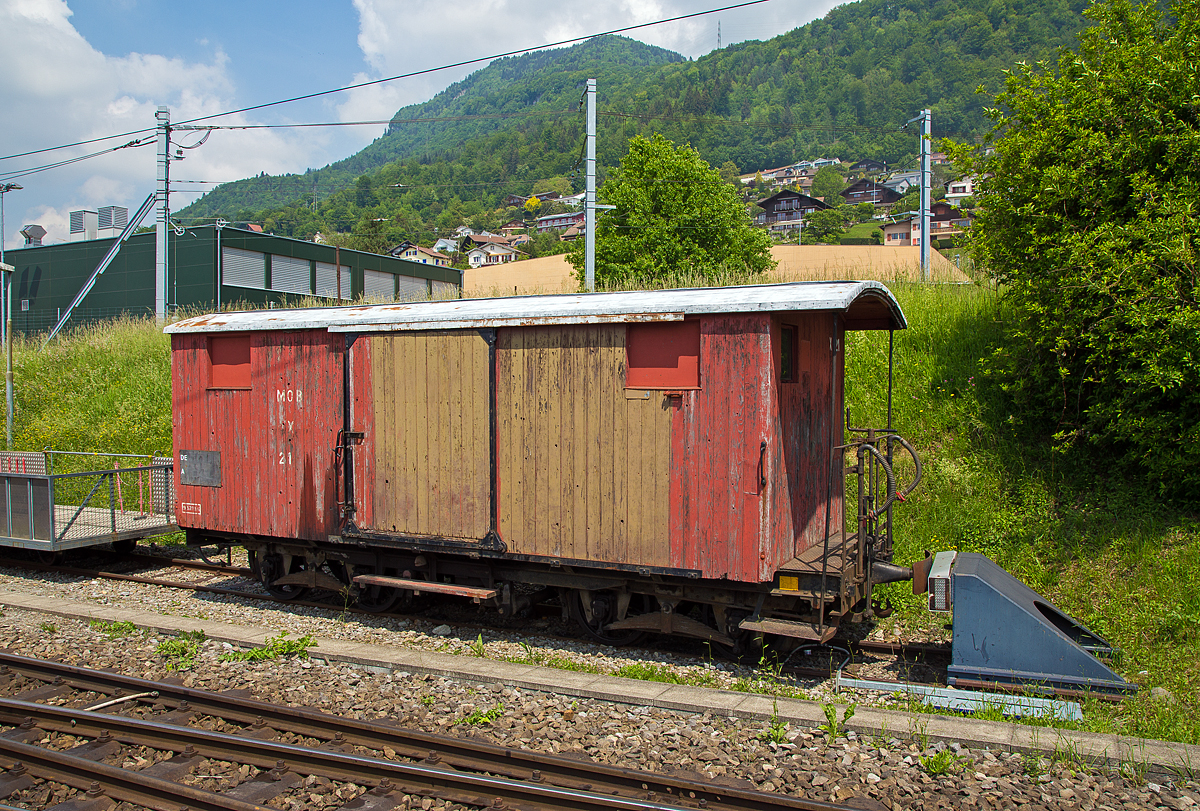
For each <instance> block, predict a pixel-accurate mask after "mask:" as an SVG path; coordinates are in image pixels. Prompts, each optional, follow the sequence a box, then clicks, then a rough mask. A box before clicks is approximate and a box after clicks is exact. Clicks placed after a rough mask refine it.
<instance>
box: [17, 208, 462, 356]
mask: <svg viewBox="0 0 1200 811" xmlns="http://www.w3.org/2000/svg"><path fill="white" fill-rule="evenodd" d="M168 234H169V236H168V241H167V251H168V273H167V304H168V309H170V310H172V311H174V310H178V309H185V310H187V309H203V310H211V309H214V308H216V307H217V305H218V304H220V305H222V306H230V305H237V304H239V303H242V304H245V305H246V306H247V307H256V306H257V307H261V306H263V305H264V304H268V305H269V304H270V303H277V302H281V301H283V300H284V299H285V298H286V299H290V300H295V299H298V298H303V297H306V296H316V297H319V298H322V299H327V300H328V301H329V302H330V303H337V302H338V301H339V300H340V301H346V302H348V301H350V300H356V299H359V298H364V297H365V298H366V299H368V300H370V301H397V300H399V301H403V300H411V299H417V298H425V297H428V296H430V295H432V296H435V297H437V298H452V297H454V296H457V295H458V294H459V291H460V290H461V285H462V277H461V272H460V271H458V270H456V269H454V268H446V267H437V266H434V265H425V264H421V263H419V262H410V261H408V260H406V259H397V258H395V257H392V256H381V255H379V254H374V253H364V252H362V251H352V250H346V249H340V250H339V249H337V248H334V247H333V246H330V245H320V244H316V243H313V242H305V241H303V240H299V239H291V238H288V237H277V236H273V235H271V234H262V233H258V232H255V231H248V230H243V229H240V228H233V227H225V228H222V229H220V231H219V232H218V229H217V228H216V227H215V226H211V225H205V226H197V227H195V228H188V229H186V230H185V231H184V232H183V234H177V233H176V232H175V231H174V230H169V231H168ZM154 238H155V235H154V234H153V233H144V234H137V235H135V236H132V237H130V238H129V239H128V240H127V241H126V243H125V244H124V245H122V246H121V250H120V252H119V253H118V254H117V256H116V258H115V259H114V260H113V262H112V264H111V265H109V267H108V269H107V270H106V271H105V272H104V274H103V275H102V276H101V277H100V278H99V279H98V280H97V282H96V285H95V286H94V287H93V288H92V290H91V292H89V293H88V295H87V297H86V298H84V300H83V301H82V302H81V303H80V305H79V306H78V307H77V308H76V309H75V312H74V313H72V316H71V320H70V322H69V323H68V324H67V326H68V327H70V326H72V325H75V324H80V323H86V322H88V321H96V320H99V319H104V318H112V317H115V316H119V315H121V314H123V313H128V314H131V315H139V316H140V315H150V316H152V315H154ZM112 243H113V240H112V239H92V240H85V241H81V242H64V243H60V244H56V245H42V246H34V247H27V248H17V249H14V250H8V251H5V257H4V258H5V261H6V262H7V263H8V264H10V265H12V266H13V267H14V268H15V271H14V273H13V285H12V297H13V300H12V314H13V329H14V330H15V331H17V332H26V333H28V332H41V331H44V330H48V329H51V328H52V327H53V326H54V325H55V324H56V323H57V322H58V319H59V317H60V316H61V314H62V313H63V312H64V311H65V310H66V309H67V308H68V307H70V306H71V302H72V301H73V300H74V299H75V296H76V294H78V293H79V290H80V288H82V287H83V285H84V283H85V282H86V281H87V280H88V278H89V277H90V276H91V275H92V272H93V271H95V269H96V266H97V265H99V264H100V261H101V260H102V259H103V258H104V255H105V254H106V253H107V252H108V249H109V247H110V246H111V245H112ZM335 268H338V269H339V270H340V272H339V270H335Z"/></svg>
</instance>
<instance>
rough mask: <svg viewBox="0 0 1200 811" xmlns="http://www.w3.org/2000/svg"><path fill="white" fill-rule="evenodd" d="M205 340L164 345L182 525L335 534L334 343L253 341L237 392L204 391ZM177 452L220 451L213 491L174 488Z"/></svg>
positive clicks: (319, 339) (329, 339) (286, 336)
mask: <svg viewBox="0 0 1200 811" xmlns="http://www.w3.org/2000/svg"><path fill="white" fill-rule="evenodd" d="M209 340H210V336H207V335H196V334H185V335H173V336H172V340H171V347H172V358H171V373H172V377H173V380H172V386H171V391H172V408H173V411H172V420H173V429H174V439H175V471H176V472H175V476H176V487H177V488H178V489H177V490H176V492H177V493H178V494H179V495H178V498H179V510H178V512H179V523H180V526H185V527H192V528H198V529H211V530H218V531H226V532H247V533H253V534H258V535H266V536H271V537H276V538H303V539H309V540H324V539H325V538H326V537H327V536H328V535H329V534H332V533H336V532H337V531H338V530H337V522H338V514H337V496H336V492H335V470H334V457H333V447H334V444H335V443H336V439H337V430H338V428H340V427H341V420H342V387H341V384H340V381H341V379H342V361H341V357H342V356H341V351H340V345H341V343H342V341H343V338H342V336H340V335H330V334H329V333H327V332H325V331H324V330H311V331H304V332H259V333H251V334H249V336H248V340H249V344H250V355H249V364H250V370H249V372H250V375H249V385H248V386H242V387H238V388H230V387H217V386H213V385H212V383H213V379H212V363H211V358H210V352H209ZM218 382H220V381H218ZM181 451H218V452H220V454H221V464H220V467H221V480H220V486H196V485H181V484H180V483H179V469H180V465H179V453H180V452H181Z"/></svg>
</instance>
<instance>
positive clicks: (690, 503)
mask: <svg viewBox="0 0 1200 811" xmlns="http://www.w3.org/2000/svg"><path fill="white" fill-rule="evenodd" d="M770 324H771V319H770V316H769V315H766V314H748V315H720V316H705V317H702V318H701V320H700V389H699V390H695V391H684V392H680V393H679V396H678V397H674V398H672V400H673V403H674V407H673V412H674V413H673V424H672V436H671V455H672V460H673V461H672V477H671V543H670V547H671V561H672V565H673V566H675V567H678V568H687V569H699V570H701V571H702V572H703V575H704V576H705V577H713V578H723V577H724V578H729V579H733V580H743V581H751V582H757V581H758V580H760V579H761V578H760V573H761V571H762V570H763V569H764V568H765V564H766V561H764V560H761V559H760V553H761V552H762V550H761V549H760V539H761V536H762V532H763V526H764V520H765V516H766V512H765V510H766V509H767V505H766V504H765V503H764V499H763V498H762V495H761V493H760V487H759V479H758V470H759V458H760V450H761V443H762V441H763V440H764V439H766V440H768V450H769V449H770V437H769V436H768V433H767V431H768V429H769V427H770V420H769V418H768V416H769V415H768V409H769V408H770V406H771V400H770V388H769V386H770V366H771V327H770ZM764 463H765V464H766V465H767V471H766V473H767V476H768V481H769V480H770V476H771V472H772V471H771V468H772V466H773V465H774V463H775V461H774V460H773V459H771V458H770V457H769V455H768V457H767V458H765V459H764Z"/></svg>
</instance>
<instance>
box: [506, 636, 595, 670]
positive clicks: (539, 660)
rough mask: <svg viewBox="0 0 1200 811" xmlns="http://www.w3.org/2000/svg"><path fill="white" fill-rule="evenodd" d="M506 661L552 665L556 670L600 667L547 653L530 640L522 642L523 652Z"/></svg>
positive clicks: (519, 663) (558, 654)
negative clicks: (530, 642)
mask: <svg viewBox="0 0 1200 811" xmlns="http://www.w3.org/2000/svg"><path fill="white" fill-rule="evenodd" d="M504 660H505V661H506V662H512V663H513V664H518V665H538V666H540V667H552V668H554V669H556V670H571V671H574V672H576V673H599V672H600V668H598V667H596V666H595V665H593V664H589V663H587V662H577V661H575V660H574V659H571V658H570V657H567V656H563V655H562V654H560V653H546V652H545V651H541V650H537V649H536V648H534V647H533V646H532V645H530V644H529V643H528V642H522V643H521V653H520V654H518V655H516V656H506V657H504Z"/></svg>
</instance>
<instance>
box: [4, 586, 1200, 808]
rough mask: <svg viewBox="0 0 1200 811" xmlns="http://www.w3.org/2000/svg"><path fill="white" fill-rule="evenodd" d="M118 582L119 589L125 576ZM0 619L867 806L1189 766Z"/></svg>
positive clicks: (206, 675)
mask: <svg viewBox="0 0 1200 811" xmlns="http://www.w3.org/2000/svg"><path fill="white" fill-rule="evenodd" d="M8 585H9V586H10V587H11V584H8ZM118 588H120V589H126V588H127V584H118ZM131 591H132V590H131ZM64 596H65V595H64ZM72 597H73V598H75V599H78V596H77V595H72ZM143 608H144V606H143ZM237 619H238V621H240V622H241V623H243V624H246V623H249V622H252V621H253V618H252V617H249V616H247V615H246V613H245V612H244V611H239V614H238V617H237ZM271 619H272V620H274V621H273V622H270V623H268V627H272V628H273V630H276V631H280V630H288V631H290V633H291V636H293V637H295V636H303V635H305V634H310V633H312V634H317V633H323V631H322V630H321V628H322V626H321V625H320V623H321V622H327V621H328V620H327V619H326V618H314V617H308V616H306V615H305V614H304V613H303V612H301V613H298V614H295V615H283V616H280V615H279V614H277V613H275V612H271ZM281 620H287V622H281ZM313 620H317V622H313ZM0 623H2V624H0V645H2V646H3V647H5V648H7V649H9V650H11V651H13V652H14V653H18V654H21V655H26V656H36V657H41V658H47V659H53V660H57V661H63V662H68V663H71V664H78V665H83V666H87V667H96V668H111V669H113V670H116V671H119V672H122V673H128V674H131V675H136V676H140V677H143V678H149V679H161V678H165V677H168V676H172V675H175V676H180V677H182V679H183V682H184V684H185V685H187V686H192V687H197V688H202V689H210V690H221V689H230V688H243V689H247V690H250V691H251V692H252V693H253V694H254V695H255V696H256V697H257V698H259V699H261V700H266V701H272V702H275V703H279V704H286V705H294V706H307V707H314V708H317V709H320V710H323V711H326V712H332V713H336V714H344V715H350V716H354V717H359V718H376V717H386V718H389V719H391V720H393V721H396V722H399V723H402V724H405V725H408V726H412V727H416V728H420V729H423V730H426V731H429V732H436V733H440V734H450V735H481V736H484V737H486V738H488V739H490V740H492V741H494V742H496V743H500V744H503V745H506V746H512V747H517V748H523V749H534V750H539V751H548V752H556V753H570V754H574V755H575V756H578V757H587V758H591V759H593V760H595V761H599V762H604V763H609V764H613V765H618V766H623V767H630V768H640V769H646V770H650V771H659V772H661V771H670V770H679V771H683V772H688V773H693V774H697V775H703V776H705V777H707V778H709V779H713V780H716V781H722V782H727V783H730V784H732V785H740V786H743V787H755V788H758V789H760V790H764V791H776V792H785V793H787V794H791V795H794V796H804V797H808V798H811V799H821V800H830V801H836V802H842V801H847V800H849V799H850V798H860V801H861V800H865V799H869V800H873V801H874V802H877V803H879V804H880V805H879V806H875V805H870V806H869V807H872V808H877V807H883V808H887V809H894V810H896V811H898V809H910V808H930V809H934V808H954V809H974V808H982V809H989V808H1005V809H1008V808H1020V809H1060V808H1061V809H1068V808H1070V809H1075V808H1088V809H1090V808H1096V809H1114V811H1115V810H1116V809H1140V808H1160V807H1161V808H1173V809H1193V808H1197V805H1196V803H1197V801H1198V800H1200V786H1198V785H1197V784H1196V783H1195V782H1194V781H1189V780H1183V779H1179V780H1176V781H1171V782H1168V781H1161V780H1160V782H1151V781H1147V780H1145V779H1144V778H1141V777H1140V776H1139V775H1138V774H1137V772H1136V770H1130V771H1128V772H1127V773H1126V774H1121V773H1119V772H1118V771H1114V770H1110V769H1101V770H1094V769H1088V768H1085V767H1084V766H1083V764H1080V763H1077V762H1073V761H1072V760H1071V759H1070V758H1069V757H1066V756H1064V755H1063V754H1062V753H1060V754H1059V756H1057V757H1035V756H1031V755H1022V754H1018V753H1011V752H1004V751H998V750H972V749H969V748H966V747H962V746H960V745H958V744H951V745H949V746H947V745H946V744H944V743H937V744H929V743H928V742H927V741H921V740H919V739H917V740H913V739H908V738H902V737H888V736H886V735H885V736H880V737H871V738H867V737H865V736H862V737H860V736H857V735H855V734H854V733H853V732H850V733H846V734H844V735H838V736H836V737H834V738H833V739H829V738H828V736H827V735H826V734H825V733H824V732H823V731H822V730H820V729H813V728H796V727H794V726H789V725H786V724H782V723H779V722H775V723H772V722H771V721H751V720H745V719H737V718H727V717H722V716H719V715H715V714H713V713H711V712H703V713H682V712H675V711H670V710H663V709H658V708H651V707H632V708H631V707H630V706H629V705H627V704H614V703H611V702H604V701H597V700H592V699H578V698H571V697H565V696H559V695H554V694H550V693H545V692H533V691H529V690H523V689H520V688H514V687H510V686H506V685H503V684H491V685H481V684H479V683H476V682H470V681H461V680H456V679H451V678H444V677H437V676H429V675H417V674H413V673H406V672H403V671H401V672H382V673H381V672H377V671H378V669H377V668H367V667H361V666H355V665H348V664H339V663H333V662H325V661H323V660H321V659H319V658H313V659H305V658H301V657H289V658H283V659H278V660H268V661H262V662H253V663H251V662H221V661H219V657H220V656H221V654H222V653H225V652H227V651H229V650H231V649H232V646H231V645H229V644H228V643H220V642H215V641H212V640H209V641H207V642H205V643H204V644H203V645H202V646H201V650H200V653H199V656H198V657H197V658H196V661H195V663H194V665H193V666H192V667H191V668H190V669H188V670H185V671H182V672H179V673H175V672H173V671H172V670H171V669H170V665H169V663H168V661H167V660H166V659H165V658H164V657H162V656H160V655H159V654H158V653H157V652H156V651H157V648H158V644H159V642H160V641H162V640H163V639H164V638H165V637H163V636H160V635H155V634H153V633H151V632H147V631H144V630H137V631H133V632H127V633H125V634H124V635H122V633H121V632H119V631H118V632H115V633H114V632H113V631H111V630H110V631H109V632H108V633H105V632H104V630H103V629H102V627H100V626H95V627H93V626H92V625H89V624H87V623H84V622H80V621H77V620H71V619H64V618H61V617H50V616H48V615H46V614H41V613H38V612H31V611H24V610H14V609H12V608H6V609H4V617H3V619H2V620H0ZM352 624H353V623H351V622H347V623H345V625H347V626H349V625H352ZM377 631H378V629H364V630H363V632H364V633H367V632H370V633H374V632H377ZM396 633H404V630H398V631H396ZM414 633H415V632H414ZM432 638H434V639H441V641H445V640H444V639H442V638H439V637H432ZM918 738H919V736H918ZM292 807H296V808H298V807H299V806H292ZM433 807H438V806H437V805H436V804H434V805H433ZM864 807H867V806H864Z"/></svg>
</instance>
